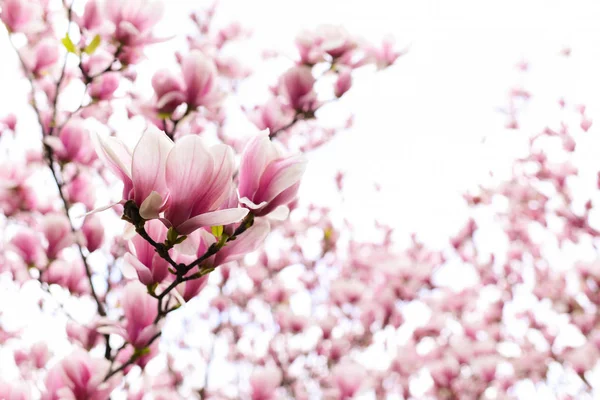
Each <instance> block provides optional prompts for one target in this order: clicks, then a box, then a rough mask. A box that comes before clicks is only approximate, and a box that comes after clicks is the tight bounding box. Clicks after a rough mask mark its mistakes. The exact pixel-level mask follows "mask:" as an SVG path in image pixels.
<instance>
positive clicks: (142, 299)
mask: <svg viewBox="0 0 600 400" xmlns="http://www.w3.org/2000/svg"><path fill="white" fill-rule="evenodd" d="M157 304H158V300H157V299H156V298H154V297H152V296H149V295H148V291H147V289H146V288H145V287H144V286H143V285H141V284H140V283H139V282H135V281H132V282H130V283H128V284H127V285H126V286H125V288H124V289H123V296H122V297H121V305H122V307H123V311H124V314H125V321H124V322H118V323H116V322H114V321H112V320H106V325H104V326H102V327H100V328H99V329H98V332H101V333H107V334H111V333H115V334H117V335H120V336H122V337H123V338H124V339H126V340H127V342H128V343H130V344H131V345H133V346H134V347H135V348H136V349H143V348H145V347H147V346H149V345H150V341H151V340H152V338H153V337H154V336H155V335H156V334H157V333H158V332H160V329H161V324H160V323H157V324H155V323H154V320H155V319H156V315H157V313H158V311H157Z"/></svg>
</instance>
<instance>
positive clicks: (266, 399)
mask: <svg viewBox="0 0 600 400" xmlns="http://www.w3.org/2000/svg"><path fill="white" fill-rule="evenodd" d="M282 379H283V375H282V373H281V370H280V369H279V368H277V367H263V368H259V369H256V370H255V371H254V372H253V373H252V375H251V376H250V390H251V395H250V397H251V399H252V400H272V399H275V398H276V391H277V388H278V387H279V386H280V385H281V380H282Z"/></svg>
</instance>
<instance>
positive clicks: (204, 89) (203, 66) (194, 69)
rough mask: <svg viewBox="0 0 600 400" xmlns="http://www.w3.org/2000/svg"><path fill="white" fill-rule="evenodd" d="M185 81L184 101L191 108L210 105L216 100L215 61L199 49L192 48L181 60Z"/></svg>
mask: <svg viewBox="0 0 600 400" xmlns="http://www.w3.org/2000/svg"><path fill="white" fill-rule="evenodd" d="M181 72H182V74H183V80H184V82H185V92H184V94H185V101H186V103H187V104H188V107H189V108H191V109H194V108H197V107H199V106H210V105H212V104H214V103H215V102H217V101H218V94H217V92H216V85H215V83H216V82H215V81H216V79H217V68H216V66H215V63H214V62H213V61H212V60H211V59H210V58H208V57H207V56H206V55H204V54H203V53H202V52H201V51H199V50H192V51H191V52H190V53H189V54H187V55H186V56H185V57H184V58H183V60H182V61H181Z"/></svg>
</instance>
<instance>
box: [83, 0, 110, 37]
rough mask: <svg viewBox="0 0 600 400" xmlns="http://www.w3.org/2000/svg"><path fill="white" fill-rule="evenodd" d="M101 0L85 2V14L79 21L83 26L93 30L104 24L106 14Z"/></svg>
mask: <svg viewBox="0 0 600 400" xmlns="http://www.w3.org/2000/svg"><path fill="white" fill-rule="evenodd" d="M102 11H103V10H102V8H101V5H100V3H99V0H90V1H88V2H87V3H85V8H84V10H83V15H82V16H81V19H80V21H79V23H80V25H81V27H82V28H84V29H86V30H88V31H93V30H96V29H98V28H99V27H101V26H102V25H103V24H104V15H103V12H102Z"/></svg>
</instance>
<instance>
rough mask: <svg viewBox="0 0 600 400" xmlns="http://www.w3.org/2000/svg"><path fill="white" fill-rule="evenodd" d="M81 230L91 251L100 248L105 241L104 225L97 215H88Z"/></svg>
mask: <svg viewBox="0 0 600 400" xmlns="http://www.w3.org/2000/svg"><path fill="white" fill-rule="evenodd" d="M81 232H82V233H83V236H84V238H85V246H86V247H87V249H88V251H89V252H90V253H93V252H94V251H96V250H98V249H99V248H100V246H102V242H104V225H103V224H102V221H101V220H100V217H99V216H97V215H88V216H87V217H86V218H85V220H84V221H83V226H82V227H81Z"/></svg>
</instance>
